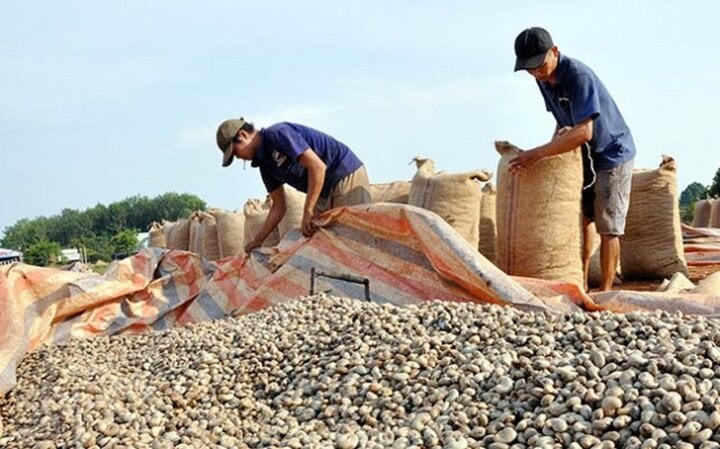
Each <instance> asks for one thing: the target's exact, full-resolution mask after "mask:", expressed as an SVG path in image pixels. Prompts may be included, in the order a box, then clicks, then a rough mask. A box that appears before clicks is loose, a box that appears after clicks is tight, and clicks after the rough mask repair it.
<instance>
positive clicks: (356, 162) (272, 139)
mask: <svg viewBox="0 0 720 449" xmlns="http://www.w3.org/2000/svg"><path fill="white" fill-rule="evenodd" d="M260 134H261V135H262V144H261V145H260V148H258V151H257V153H256V154H255V157H254V158H253V160H252V166H253V167H260V175H261V176H262V180H263V183H264V184H265V189H266V190H267V191H268V192H272V191H274V190H276V189H277V188H278V187H280V186H281V185H283V184H286V183H287V184H289V185H291V186H293V187H295V188H296V189H297V190H299V191H301V192H305V193H307V190H308V173H307V169H306V168H305V167H303V166H302V165H301V164H300V162H298V158H299V157H300V155H301V154H302V153H303V152H304V151H305V150H307V149H308V148H310V149H312V150H313V151H314V152H315V153H316V154H317V155H318V157H319V158H320V159H321V160H322V161H323V162H324V163H325V165H326V166H327V169H326V170H325V182H324V184H323V189H322V191H321V192H320V197H321V198H327V197H328V196H330V191H331V190H332V189H333V187H335V184H337V183H338V182H339V181H340V180H341V179H342V178H344V177H345V176H347V175H349V174H350V173H352V172H354V171H355V170H357V169H358V168H360V167H361V166H362V165H363V163H362V161H360V159H359V158H358V157H357V156H356V155H355V153H353V152H352V150H350V148H348V147H347V145H345V144H344V143H342V142H340V141H338V140H335V139H334V138H333V137H331V136H329V135H327V134H325V133H323V132H320V131H318V130H316V129H313V128H309V127H307V126H303V125H298V124H297V123H288V122H280V123H276V124H274V125H272V126H269V127H267V128H263V129H261V130H260Z"/></svg>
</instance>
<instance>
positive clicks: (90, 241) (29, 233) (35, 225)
mask: <svg viewBox="0 0 720 449" xmlns="http://www.w3.org/2000/svg"><path fill="white" fill-rule="evenodd" d="M206 207H207V206H206V204H205V201H203V200H202V199H200V198H198V197H197V196H195V195H192V194H187V193H181V194H178V193H174V192H169V193H165V194H163V195H160V196H157V197H155V198H148V197H145V196H133V197H129V198H126V199H124V200H121V201H118V202H115V203H111V204H109V205H107V206H105V205H104V204H97V205H96V206H95V207H91V208H88V209H85V210H83V211H79V210H75V209H63V211H62V212H61V213H60V214H59V215H54V216H51V217H44V216H41V217H37V218H33V219H27V218H24V219H22V220H19V221H17V222H16V223H15V224H14V225H12V226H9V227H7V228H5V236H4V237H3V239H2V240H0V246H2V247H3V248H9V249H14V250H18V251H22V252H23V257H24V260H25V262H27V263H31V264H34V265H49V264H50V263H51V262H52V261H53V259H55V258H56V257H57V255H59V253H60V249H61V248H70V247H72V248H78V249H83V250H84V251H85V253H86V255H87V258H88V260H89V261H91V262H94V261H97V260H111V259H112V258H113V255H114V254H128V253H133V252H134V251H135V247H136V246H137V238H136V235H137V232H140V231H146V230H147V229H148V228H149V227H150V225H151V224H152V223H153V222H155V221H157V222H160V221H162V220H171V221H172V220H177V219H179V218H187V217H189V216H190V214H192V213H193V212H194V211H197V210H205V208H206Z"/></svg>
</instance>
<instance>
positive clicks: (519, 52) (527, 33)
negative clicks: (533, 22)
mask: <svg viewBox="0 0 720 449" xmlns="http://www.w3.org/2000/svg"><path fill="white" fill-rule="evenodd" d="M552 46H553V41H552V37H551V36H550V33H548V32H547V30H546V29H545V28H540V27H532V28H527V29H525V30H523V32H522V33H520V34H518V37H516V38H515V56H516V57H517V58H516V59H515V71H516V72H517V71H518V70H529V69H535V68H537V67H540V66H541V65H542V63H543V61H545V54H546V53H547V51H548V50H550V49H551V48H552Z"/></svg>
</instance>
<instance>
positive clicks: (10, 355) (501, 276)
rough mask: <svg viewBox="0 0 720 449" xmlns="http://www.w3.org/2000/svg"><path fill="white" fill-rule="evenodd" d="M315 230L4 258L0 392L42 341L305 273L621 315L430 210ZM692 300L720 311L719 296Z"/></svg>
mask: <svg viewBox="0 0 720 449" xmlns="http://www.w3.org/2000/svg"><path fill="white" fill-rule="evenodd" d="M316 224H317V225H318V226H319V230H318V232H317V233H316V234H315V235H314V236H313V237H312V238H309V239H307V238H304V237H302V235H301V234H300V232H299V230H296V231H292V232H290V233H289V234H288V235H287V236H286V237H285V238H284V239H283V241H282V242H280V244H279V245H278V246H277V247H275V248H262V249H259V250H256V251H253V253H252V254H250V255H249V256H242V257H228V258H225V259H221V260H219V261H216V262H209V261H206V260H203V259H200V258H199V257H198V256H197V255H195V254H193V253H190V252H186V251H176V250H165V249H159V248H148V249H145V250H143V251H141V252H139V253H138V254H136V255H134V256H132V257H129V258H127V259H124V260H121V261H117V262H114V263H113V264H112V265H111V266H110V268H109V269H108V271H107V272H106V273H104V274H103V275H98V274H94V273H77V272H68V271H63V270H58V269H51V268H41V267H36V266H32V265H27V264H22V263H15V264H12V265H8V266H2V267H0V394H4V393H5V392H7V391H9V390H10V389H11V388H12V387H13V386H14V385H15V372H16V368H17V366H18V364H19V363H20V362H21V360H22V358H23V356H24V355H25V354H26V353H28V352H29V351H32V350H33V349H35V348H36V347H38V346H39V345H41V344H46V343H47V344H52V343H57V342H61V341H64V340H66V339H68V338H70V337H91V336H97V335H117V334H132V333H140V332H148V331H152V330H162V329H167V328H170V327H173V326H182V325H187V324H192V323H197V322H201V321H206V320H212V319H218V318H222V317H226V316H228V315H238V314H246V313H252V312H254V311H257V310H261V309H263V308H265V307H269V306H272V305H274V304H278V303H281V302H283V301H287V300H291V299H292V298H296V297H299V296H306V295H308V294H309V292H310V273H311V270H312V269H315V270H316V271H320V272H323V273H326V274H327V273H333V274H338V275H342V276H347V275H349V276H354V277H356V278H366V279H368V280H369V289H370V299H371V301H373V302H379V303H389V304H395V305H404V304H413V303H418V302H420V301H430V300H436V299H437V300H442V301H472V302H477V303H490V304H499V305H509V306H514V307H517V308H520V309H522V310H537V311H548V312H549V311H577V310H589V311H592V310H600V309H607V310H615V311H626V310H625V309H627V307H626V306H625V305H624V304H623V303H622V302H618V301H613V300H611V299H608V298H607V297H605V296H603V297H602V300H603V301H602V303H601V304H596V302H595V301H593V299H591V297H588V296H587V295H585V294H584V293H583V292H581V291H580V290H579V289H578V288H577V287H576V286H574V285H572V284H565V283H558V282H551V281H541V280H538V279H529V278H513V277H511V276H508V275H506V274H505V273H503V272H502V271H500V270H499V269H498V268H497V267H495V266H494V265H493V264H492V263H490V262H489V261H488V260H487V259H485V258H484V257H483V256H482V255H481V254H479V253H478V252H477V250H476V249H475V248H473V247H471V246H470V245H469V244H468V243H467V242H466V241H465V240H464V239H463V238H462V237H461V236H460V235H459V234H458V233H457V232H456V231H455V230H454V229H453V228H452V227H450V225H448V224H447V223H446V222H445V221H443V220H442V219H441V218H440V217H439V216H437V215H436V214H434V213H432V212H429V211H426V210H424V209H420V208H416V207H413V206H407V205H400V204H383V203H379V204H372V205H366V206H355V207H350V208H338V209H334V210H331V211H328V212H326V213H325V214H323V215H321V216H320V217H319V218H318V219H317V220H316ZM364 289H365V286H364V285H362V284H357V283H351V282H346V281H344V280H338V279H334V278H330V277H317V278H316V279H315V292H329V293H330V294H332V295H335V296H346V297H353V298H358V299H359V300H363V298H364V296H365V290H364ZM676 297H677V295H676V296H675V297H673V298H672V299H666V298H659V299H658V298H651V299H649V300H646V301H644V302H643V301H637V300H634V302H633V310H638V309H640V310H654V308H657V307H665V308H673V307H674V308H675V309H679V310H683V308H684V306H683V304H682V301H680V302H678V301H677V300H676ZM701 305H702V307H699V308H698V307H695V308H685V309H686V310H689V311H693V312H697V313H704V314H708V315H711V314H718V313H720V298H707V297H704V298H703V299H702V301H701Z"/></svg>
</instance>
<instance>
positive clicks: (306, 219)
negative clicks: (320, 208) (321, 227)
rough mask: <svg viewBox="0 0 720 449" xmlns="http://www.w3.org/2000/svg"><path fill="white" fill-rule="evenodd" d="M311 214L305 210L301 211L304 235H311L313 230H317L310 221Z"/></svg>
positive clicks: (313, 232)
mask: <svg viewBox="0 0 720 449" xmlns="http://www.w3.org/2000/svg"><path fill="white" fill-rule="evenodd" d="M312 219H313V214H312V213H311V212H308V211H305V212H303V217H302V234H303V235H304V236H305V237H312V235H313V234H315V231H317V226H315V225H314V224H313V223H312Z"/></svg>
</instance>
